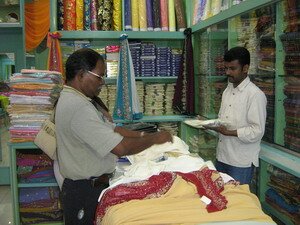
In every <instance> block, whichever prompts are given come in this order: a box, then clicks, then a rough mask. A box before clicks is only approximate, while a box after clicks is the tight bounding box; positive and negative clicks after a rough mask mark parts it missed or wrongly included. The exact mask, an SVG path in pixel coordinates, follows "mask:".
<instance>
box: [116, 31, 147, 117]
mask: <svg viewBox="0 0 300 225" xmlns="http://www.w3.org/2000/svg"><path fill="white" fill-rule="evenodd" d="M127 38H128V35H127V34H122V35H121V36H120V41H121V48H120V57H119V66H118V71H119V73H118V77H117V98H116V105H115V108H114V113H113V119H114V120H118V119H121V120H130V121H132V120H136V119H141V118H142V117H143V113H142V112H141V110H140V102H139V98H138V94H137V91H136V84H135V75H134V69H133V63H132V58H131V54H130V49H129V44H128V39H127Z"/></svg>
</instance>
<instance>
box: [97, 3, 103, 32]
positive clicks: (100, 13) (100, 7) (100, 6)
mask: <svg viewBox="0 0 300 225" xmlns="http://www.w3.org/2000/svg"><path fill="white" fill-rule="evenodd" d="M103 11H104V0H98V23H99V30H102V26H103Z"/></svg>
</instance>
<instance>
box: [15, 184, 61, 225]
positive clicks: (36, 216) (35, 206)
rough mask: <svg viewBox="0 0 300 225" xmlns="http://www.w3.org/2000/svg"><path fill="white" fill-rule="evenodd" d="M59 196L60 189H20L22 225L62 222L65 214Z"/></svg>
mask: <svg viewBox="0 0 300 225" xmlns="http://www.w3.org/2000/svg"><path fill="white" fill-rule="evenodd" d="M58 196H59V189H58V187H43V188H41V187H39V188H20V189H19V203H20V220H21V222H22V224H24V225H27V224H28V225H29V224H40V223H47V222H48V223H49V222H51V223H52V222H55V221H57V222H59V221H62V220H63V217H62V216H63V213H62V209H61V206H60V204H59V201H58Z"/></svg>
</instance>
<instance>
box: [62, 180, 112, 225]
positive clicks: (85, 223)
mask: <svg viewBox="0 0 300 225" xmlns="http://www.w3.org/2000/svg"><path fill="white" fill-rule="evenodd" d="M107 187H108V185H107V184H101V185H100V186H98V187H93V186H92V184H91V181H90V180H76V181H73V180H70V179H67V178H66V179H65V180H64V183H63V186H62V203H63V211H64V221H65V225H94V220H95V212H96V207H97V204H98V198H99V195H100V193H101V191H102V190H103V189H105V188H107Z"/></svg>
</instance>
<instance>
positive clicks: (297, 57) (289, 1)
mask: <svg viewBox="0 0 300 225" xmlns="http://www.w3.org/2000/svg"><path fill="white" fill-rule="evenodd" d="M284 5H285V8H284V9H285V17H284V19H285V24H286V29H285V33H284V34H282V35H281V36H280V39H281V41H282V44H283V48H284V51H285V61H284V72H285V74H284V75H285V78H284V80H285V83H286V85H285V86H284V94H285V95H286V99H285V100H284V103H283V106H284V110H285V121H286V127H285V129H284V145H285V146H286V147H288V148H289V149H291V150H293V151H296V152H300V88H299V87H300V29H299V27H300V26H299V24H300V20H299V18H300V5H299V1H296V0H286V1H284Z"/></svg>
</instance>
